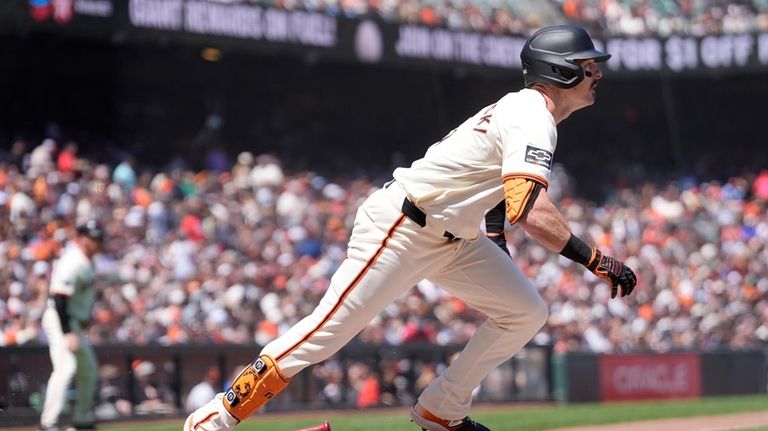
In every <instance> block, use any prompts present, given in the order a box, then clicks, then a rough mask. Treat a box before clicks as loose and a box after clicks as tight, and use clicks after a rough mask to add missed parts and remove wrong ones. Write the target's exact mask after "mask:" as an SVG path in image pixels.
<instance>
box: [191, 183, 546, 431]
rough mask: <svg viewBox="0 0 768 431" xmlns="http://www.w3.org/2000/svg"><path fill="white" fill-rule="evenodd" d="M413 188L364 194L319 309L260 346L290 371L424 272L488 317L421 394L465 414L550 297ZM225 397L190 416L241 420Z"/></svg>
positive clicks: (454, 415)
mask: <svg viewBox="0 0 768 431" xmlns="http://www.w3.org/2000/svg"><path fill="white" fill-rule="evenodd" d="M405 196H406V195H405V192H404V191H403V190H402V188H401V187H400V186H399V185H398V184H397V183H396V182H395V183H392V184H391V185H390V186H389V187H387V188H383V189H381V190H378V191H376V192H375V193H374V194H372V195H371V196H370V197H369V198H368V199H367V200H366V201H365V203H363V205H362V206H361V207H360V208H359V209H358V211H357V216H356V218H355V226H354V229H353V232H352V236H351V238H350V240H349V248H348V252H347V258H346V260H345V261H344V262H343V263H342V264H341V266H340V267H339V269H338V270H337V271H336V273H335V274H334V275H333V277H332V279H331V284H330V286H329V288H328V290H327V292H326V293H325V295H324V296H323V298H322V300H321V301H320V303H319V305H318V306H317V308H315V310H314V311H313V312H312V314H310V315H309V316H307V317H305V318H304V319H302V320H301V321H300V322H298V323H297V324H296V325H294V326H293V327H291V328H290V329H289V330H288V331H286V332H285V333H284V334H282V335H281V336H280V337H278V338H277V339H275V340H274V341H272V342H270V343H269V344H267V345H266V346H265V347H264V349H263V350H262V351H261V353H260V355H270V356H272V357H273V358H275V360H276V361H277V363H278V365H279V366H280V369H281V371H282V373H283V375H285V376H286V377H288V378H290V377H292V376H294V375H296V374H297V373H299V372H300V371H301V370H303V369H304V368H306V367H307V366H309V365H312V364H315V363H318V362H321V361H323V360H325V359H327V358H328V357H330V356H331V355H333V354H334V353H336V352H337V351H338V350H339V349H341V348H342V347H343V346H344V345H345V344H346V343H347V342H348V341H349V340H350V339H352V337H354V336H355V335H356V334H357V333H358V332H360V330H362V329H363V328H364V327H365V325H366V324H368V323H369V322H370V321H371V319H373V317H375V316H376V314H377V313H379V312H380V311H381V310H382V309H384V308H385V307H386V306H387V305H389V304H390V303H391V302H393V301H394V300H395V299H396V298H397V297H399V296H400V295H401V294H403V293H404V292H405V291H406V290H408V289H409V288H411V287H412V286H414V285H415V284H416V283H418V282H419V281H420V280H422V279H425V278H426V279H429V280H431V281H432V282H434V283H435V284H437V285H438V286H440V287H442V288H443V289H445V290H446V291H447V292H449V293H450V294H452V295H454V296H456V297H457V298H460V299H462V300H463V301H465V302H466V303H467V304H469V305H470V306H472V307H474V308H476V309H478V310H480V311H482V312H483V313H485V314H486V315H487V316H488V319H487V320H486V321H485V322H484V323H483V324H482V325H481V326H480V327H479V328H478V329H477V331H476V332H475V334H474V335H473V336H472V337H471V339H470V340H469V342H468V343H467V345H466V347H465V348H464V350H463V351H462V352H461V354H460V355H459V357H458V358H457V359H456V360H455V361H454V362H453V363H451V365H450V366H449V367H448V368H446V369H445V371H444V372H443V373H442V374H441V375H440V376H439V377H438V378H437V379H435V380H434V381H433V382H432V383H431V384H430V385H429V386H428V387H427V388H426V389H425V390H424V391H423V393H422V394H421V396H420V397H419V402H420V403H421V405H423V406H424V407H425V408H426V409H427V410H429V411H430V412H432V413H433V414H435V415H437V416H439V417H441V418H444V419H461V418H464V417H465V416H467V414H468V411H469V407H470V404H471V401H472V391H473V390H474V389H475V388H476V387H477V386H479V385H480V383H481V381H482V380H483V379H484V378H485V376H486V375H487V374H488V373H490V372H491V371H492V370H493V369H494V368H496V367H497V366H499V365H500V364H501V363H503V362H504V361H506V360H507V359H509V358H510V357H512V356H513V355H514V354H515V353H517V352H518V351H519V350H520V349H521V348H522V347H523V346H524V345H525V344H526V343H527V342H528V340H530V339H531V338H532V337H533V336H534V335H535V334H536V332H537V331H538V330H539V329H540V328H541V327H542V326H543V325H544V323H545V322H546V319H547V315H548V311H547V306H546V304H545V303H544V301H543V300H542V298H541V296H540V295H539V293H538V292H537V291H536V288H535V287H534V286H533V285H532V284H531V282H530V281H529V280H528V279H527V278H526V277H525V275H524V274H523V273H522V271H521V270H520V268H519V267H518V266H517V265H516V264H515V263H514V262H513V261H512V260H511V259H510V258H509V256H507V255H506V254H505V253H504V252H503V251H502V250H501V249H500V248H499V247H498V246H497V245H496V244H494V243H493V242H492V241H491V240H489V239H488V238H486V237H485V236H484V235H479V236H478V237H477V238H475V239H473V240H463V239H458V240H453V241H450V240H448V239H447V238H445V237H444V236H443V235H444V231H442V230H440V229H438V228H436V227H434V226H430V224H429V221H427V225H426V226H425V227H421V226H419V225H418V224H417V223H415V222H414V221H412V220H410V219H409V218H408V217H406V215H405V214H403V212H402V205H403V199H404V198H405ZM427 219H428V220H429V217H427ZM221 396H222V394H219V395H217V398H216V399H214V400H212V401H211V402H210V403H208V404H207V405H206V406H204V407H202V408H201V409H199V410H198V411H196V412H194V413H193V414H192V415H190V418H191V417H193V415H194V417H196V418H203V417H208V416H216V415H214V413H219V415H218V416H216V417H217V418H218V419H216V420H215V421H211V422H208V423H207V424H206V425H205V427H204V428H201V429H205V430H224V429H231V428H232V427H234V425H235V424H236V423H237V421H236V420H234V419H233V418H232V417H231V416H229V415H228V414H226V411H225V410H224V407H223V405H222V402H221V401H220V400H221ZM187 422H190V419H188V420H187Z"/></svg>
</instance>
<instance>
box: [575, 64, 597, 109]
mask: <svg viewBox="0 0 768 431" xmlns="http://www.w3.org/2000/svg"><path fill="white" fill-rule="evenodd" d="M580 64H581V68H582V69H583V70H584V79H583V80H582V81H581V82H579V85H577V86H576V87H574V90H575V91H573V92H572V94H573V96H574V98H576V99H577V100H576V103H577V104H578V105H579V106H580V107H585V106H589V105H591V104H593V103H595V98H596V97H597V84H598V82H600V80H601V79H603V71H602V70H600V66H599V65H598V63H597V62H596V61H595V60H594V59H589V60H584V61H582V62H581V63H580Z"/></svg>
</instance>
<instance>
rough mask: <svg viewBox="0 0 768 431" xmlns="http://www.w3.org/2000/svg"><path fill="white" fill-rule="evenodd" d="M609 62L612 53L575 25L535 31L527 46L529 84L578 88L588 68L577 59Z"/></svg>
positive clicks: (524, 52)
mask: <svg viewBox="0 0 768 431" xmlns="http://www.w3.org/2000/svg"><path fill="white" fill-rule="evenodd" d="M591 58H594V59H595V61H598V62H600V61H606V60H608V59H609V58H611V54H608V53H605V52H602V51H598V50H596V49H595V44H594V43H592V38H591V37H589V34H588V33H587V31H586V30H584V29H583V28H581V27H577V26H575V25H555V26H551V27H544V28H542V29H540V30H539V31H537V32H536V33H534V34H533V35H532V36H531V37H529V38H528V40H527V41H526V42H525V45H523V50H522V52H520V59H521V60H522V62H523V78H524V79H525V86H526V87H530V86H531V84H533V83H535V82H540V83H544V84H553V85H556V86H558V87H561V88H571V87H575V86H576V85H577V84H578V83H579V82H581V80H582V79H584V70H583V69H582V68H581V66H579V64H578V63H577V60H588V59H591Z"/></svg>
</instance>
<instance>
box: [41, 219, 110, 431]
mask: <svg viewBox="0 0 768 431" xmlns="http://www.w3.org/2000/svg"><path fill="white" fill-rule="evenodd" d="M103 238H104V233H103V231H102V229H101V228H100V227H99V226H98V224H96V222H95V221H89V222H87V223H86V224H84V225H82V226H79V227H78V228H77V236H76V237H75V239H74V241H71V242H70V243H69V244H67V247H66V248H65V249H64V251H63V252H62V254H61V257H60V258H59V259H58V260H56V261H55V262H54V264H53V272H52V273H51V285H50V289H49V295H50V298H49V300H48V308H47V309H46V310H45V312H44V313H43V330H44V331H45V334H46V335H47V337H48V344H49V350H50V354H51V362H52V363H53V372H52V373H51V377H50V378H49V379H48V387H47V388H46V391H45V402H44V404H43V412H42V415H41V417H40V429H42V430H58V429H59V423H58V421H59V415H60V414H61V411H62V408H63V407H64V402H65V400H66V393H67V389H68V388H69V384H70V382H71V381H72V378H73V377H75V376H77V380H76V385H77V400H76V402H75V408H74V412H73V417H72V421H73V426H72V428H71V429H94V428H95V425H94V417H93V411H92V410H93V409H92V408H93V398H94V394H95V392H96V381H97V375H96V373H97V363H96V355H95V354H94V352H93V348H92V347H91V345H90V343H89V342H88V338H87V337H86V336H85V333H84V332H83V327H84V326H85V325H86V324H87V323H88V321H89V320H90V317H91V306H92V305H93V302H94V300H95V297H96V290H95V289H94V288H93V287H92V282H93V278H94V269H93V265H92V263H91V258H92V257H93V255H94V254H96V252H97V251H98V250H99V248H100V246H101V243H102V241H103Z"/></svg>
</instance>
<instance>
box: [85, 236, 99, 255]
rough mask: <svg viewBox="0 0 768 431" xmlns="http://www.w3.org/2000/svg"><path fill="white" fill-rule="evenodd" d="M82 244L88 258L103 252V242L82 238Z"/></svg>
mask: <svg viewBox="0 0 768 431" xmlns="http://www.w3.org/2000/svg"><path fill="white" fill-rule="evenodd" d="M80 238H81V239H80V244H81V245H82V246H83V248H84V250H85V254H86V255H87V256H88V257H92V256H93V255H95V254H96V253H98V252H99V251H100V250H101V242H100V241H96V240H95V239H93V238H90V237H87V236H82V237H80Z"/></svg>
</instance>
